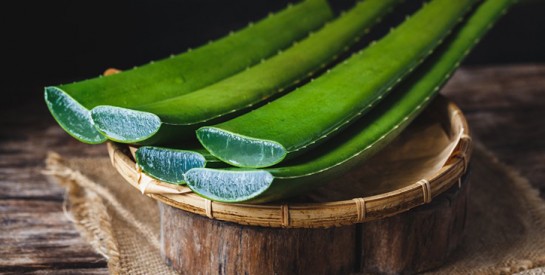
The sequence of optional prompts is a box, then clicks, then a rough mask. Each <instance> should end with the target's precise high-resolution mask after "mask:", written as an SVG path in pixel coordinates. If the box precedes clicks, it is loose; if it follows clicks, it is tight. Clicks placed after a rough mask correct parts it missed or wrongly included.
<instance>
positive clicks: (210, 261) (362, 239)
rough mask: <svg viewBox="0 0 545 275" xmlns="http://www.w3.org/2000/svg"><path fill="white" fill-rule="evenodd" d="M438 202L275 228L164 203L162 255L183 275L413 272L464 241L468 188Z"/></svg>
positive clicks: (440, 260)
mask: <svg viewBox="0 0 545 275" xmlns="http://www.w3.org/2000/svg"><path fill="white" fill-rule="evenodd" d="M460 186H461V188H458V186H453V187H452V188H451V189H449V190H448V191H447V192H445V193H444V194H442V195H440V196H439V197H437V198H436V199H435V200H434V201H433V202H432V203H430V204H427V205H423V206H419V207H417V208H415V209H413V210H411V211H408V212H404V213H402V214H399V215H396V216H393V217H390V218H386V219H382V220H376V221H371V222H367V223H363V224H361V225H357V224H353V225H348V226H341V227H330V228H327V229H323V228H270V227H260V226H245V225H240V224H235V223H230V222H224V221H218V220H213V219H209V218H207V217H202V216H199V215H196V214H193V213H189V212H186V211H183V210H180V209H176V208H174V207H172V206H169V205H167V204H163V203H159V207H160V210H161V251H162V253H163V257H164V258H165V261H166V262H167V263H168V264H170V265H171V266H173V267H174V268H175V270H178V271H180V272H181V273H184V274H197V273H199V272H200V273H202V274H349V273H353V272H364V273H367V272H370V273H373V274H374V273H380V274H399V273H406V274H411V273H415V272H421V271H424V270H429V269H432V268H436V267H439V266H441V265H442V264H443V263H444V262H445V260H446V259H447V257H448V255H449V254H450V253H451V252H452V251H453V250H454V249H455V248H456V246H457V245H458V243H459V241H460V240H461V238H462V234H463V230H464V227H465V220H466V219H465V218H466V202H467V200H466V199H467V194H468V191H467V190H469V188H468V182H465V181H464V183H463V184H461V185H460Z"/></svg>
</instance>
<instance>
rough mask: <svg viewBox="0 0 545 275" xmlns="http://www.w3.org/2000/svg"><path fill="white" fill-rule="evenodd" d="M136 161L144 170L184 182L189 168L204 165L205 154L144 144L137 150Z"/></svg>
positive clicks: (155, 176) (164, 179)
mask: <svg viewBox="0 0 545 275" xmlns="http://www.w3.org/2000/svg"><path fill="white" fill-rule="evenodd" d="M135 156H136V161H137V163H138V166H139V167H140V168H141V169H142V171H143V172H145V173H146V174H148V175H150V176H152V177H153V178H156V179H158V180H162V181H165V182H169V183H174V184H182V183H184V181H185V177H184V174H185V172H187V171H189V169H192V168H196V167H204V166H205V164H206V159H205V158H204V156H203V155H201V154H199V153H197V152H193V151H186V150H175V149H168V150H165V148H160V147H148V146H143V147H140V148H138V150H136V154H135ZM165 160H168V161H165Z"/></svg>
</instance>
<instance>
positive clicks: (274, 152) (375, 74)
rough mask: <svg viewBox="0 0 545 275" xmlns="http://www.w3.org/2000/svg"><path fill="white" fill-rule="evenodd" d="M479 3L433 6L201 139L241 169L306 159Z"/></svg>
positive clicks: (205, 131) (200, 133)
mask: <svg viewBox="0 0 545 275" xmlns="http://www.w3.org/2000/svg"><path fill="white" fill-rule="evenodd" d="M474 2H476V1H474V0H458V1H452V0H435V1H431V2H429V3H428V4H426V5H425V6H424V7H423V8H421V9H420V10H419V11H418V12H417V13H415V15H414V16H412V17H410V18H408V19H407V20H405V22H404V23H402V24H401V25H400V26H399V27H397V28H396V29H394V30H392V31H391V32H390V33H389V34H388V35H386V36H385V37H384V38H382V39H381V40H380V41H378V42H376V43H374V44H372V45H371V46H369V47H367V48H365V49H363V50H362V51H360V52H358V53H357V54H355V55H354V56H352V57H351V58H349V59H348V60H346V61H345V62H343V63H342V64H340V65H338V66H336V67H335V68H333V69H332V70H331V71H330V72H329V73H326V74H324V75H322V76H321V77H319V78H317V79H315V80H314V81H313V82H311V83H309V84H307V85H305V86H303V87H300V88H299V89H297V90H295V91H293V92H291V93H289V94H287V95H285V96H283V97H281V98H279V99H277V100H275V101H272V102H271V103H269V104H267V105H265V106H263V107H261V108H258V109H256V110H254V111H251V112H249V113H247V114H244V115H241V116H239V117H236V118H234V119H232V120H229V121H226V122H223V123H220V124H216V125H213V126H205V127H201V128H199V129H198V130H197V137H198V139H199V141H200V142H201V143H202V144H203V146H204V147H205V148H206V149H207V150H208V151H210V153H211V154H212V155H214V156H216V157H217V158H219V159H221V160H222V161H225V162H227V163H229V164H231V165H234V166H239V167H249V168H260V167H268V166H272V165H275V164H277V163H279V162H281V161H282V160H283V159H284V158H285V157H287V156H289V157H294V156H296V155H299V154H302V153H303V152H305V151H308V150H309V149H310V148H311V147H313V146H315V145H317V144H319V143H321V142H323V141H325V140H326V139H327V138H329V137H331V136H333V135H334V134H336V133H338V132H339V130H340V129H342V128H344V127H346V126H347V125H348V124H349V123H351V122H352V121H354V120H355V119H357V118H358V117H360V116H362V115H363V114H364V113H365V112H367V111H369V110H370V109H371V108H372V107H373V106H374V105H376V103H377V102H378V101H380V100H381V99H382V98H383V97H384V96H385V95H386V94H387V93H388V92H389V91H390V90H391V88H392V87H393V86H394V85H395V84H397V83H398V82H399V81H401V80H402V79H403V78H404V76H405V75H407V74H408V73H409V72H410V71H411V70H413V69H414V68H415V67H416V66H417V65H418V64H420V63H421V62H422V61H423V59H424V58H425V57H427V56H428V55H429V54H431V52H432V51H433V50H434V48H435V47H436V46H437V45H439V44H440V43H441V41H442V40H443V38H444V37H445V36H446V35H447V34H448V33H449V32H450V31H451V30H452V28H453V27H455V26H456V24H457V23H458V22H459V20H460V18H462V17H463V16H464V14H465V13H466V12H467V11H468V10H470V8H471V6H472V4H473V3H474Z"/></svg>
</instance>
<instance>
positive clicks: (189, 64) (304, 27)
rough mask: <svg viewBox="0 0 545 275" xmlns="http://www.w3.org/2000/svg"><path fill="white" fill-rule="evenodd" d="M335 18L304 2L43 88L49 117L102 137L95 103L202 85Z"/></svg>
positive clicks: (133, 100)
mask: <svg viewBox="0 0 545 275" xmlns="http://www.w3.org/2000/svg"><path fill="white" fill-rule="evenodd" d="M332 17H333V14H332V11H331V8H330V6H329V5H328V3H327V2H326V1H325V0H306V1H304V2H302V3H300V4H297V5H290V6H289V7H288V8H286V9H284V10H283V11H280V12H278V13H276V14H273V15H271V16H269V17H267V18H265V19H263V20H261V21H259V22H257V23H255V24H250V25H248V27H246V28H244V29H242V30H240V31H238V32H235V33H232V34H230V35H228V36H225V37H223V38H221V39H219V40H217V41H215V42H212V43H209V44H207V45H204V46H201V47H199V48H197V49H195V50H189V51H187V52H185V53H182V54H179V55H175V56H172V57H171V58H167V59H163V60H160V61H157V62H151V63H149V64H146V65H143V66H141V67H137V68H134V69H131V70H127V71H124V72H121V73H118V74H114V75H110V76H107V77H98V78H93V79H89V80H85V81H81V82H77V83H73V84H67V85H60V86H55V87H53V86H52V87H46V88H45V100H46V103H47V106H48V108H49V111H50V112H51V113H52V115H53V117H54V118H55V119H56V120H57V122H58V123H59V124H60V125H61V127H62V128H63V129H64V130H66V131H67V132H68V133H69V134H70V135H72V136H74V137H75V138H77V139H78V140H80V141H82V142H86V143H91V144H96V143H101V142H104V141H105V140H106V137H103V136H102V134H100V133H99V132H98V131H97V130H96V129H95V127H94V125H93V123H92V121H91V120H90V119H89V116H90V115H89V110H90V109H92V108H93V107H95V106H98V105H114V106H120V107H131V106H139V105H143V104H147V103H151V102H155V101H159V100H163V99H167V98H170V97H174V96H178V95H182V94H187V93H189V92H192V91H194V90H197V89H200V88H202V87H205V86H207V85H210V84H212V83H215V82H217V81H219V80H221V79H224V78H226V77H228V76H230V75H232V74H235V73H237V72H239V71H242V70H244V69H245V68H246V67H248V66H251V65H254V64H256V63H258V62H259V61H260V60H261V59H263V58H267V57H269V56H272V55H273V54H275V53H276V52H277V51H278V50H280V49H284V48H286V47H288V46H290V45H291V44H292V43H293V41H296V40H299V39H301V38H303V37H305V36H306V35H307V34H308V33H309V32H310V31H312V30H315V29H317V28H319V27H321V26H322V25H323V24H324V23H325V22H326V21H327V20H330V19H331V18H332Z"/></svg>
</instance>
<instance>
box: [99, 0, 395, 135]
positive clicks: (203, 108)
mask: <svg viewBox="0 0 545 275" xmlns="http://www.w3.org/2000/svg"><path fill="white" fill-rule="evenodd" d="M397 2H400V1H399V0H367V1H363V2H360V3H359V4H357V5H356V6H355V7H354V8H352V9H351V10H350V11H348V12H346V13H344V14H343V15H342V16H341V17H339V18H338V19H336V20H334V21H331V22H329V23H327V24H326V25H325V26H324V27H323V28H322V29H320V30H319V31H317V32H314V33H312V34H311V35H309V37H308V38H306V39H304V40H301V41H299V42H297V43H295V44H294V45H293V46H292V47H290V48H289V49H287V50H285V51H283V52H281V53H280V54H278V55H276V56H274V57H272V58H270V59H268V60H265V61H264V62H262V63H260V64H258V65H255V66H253V67H251V68H249V69H248V70H245V71H243V72H240V73H238V74H236V75H233V76H231V77H229V78H226V79H224V80H222V81H220V82H217V83H215V84H212V85H210V86H207V87H204V88H202V89H200V90H197V91H194V92H192V93H189V94H185V95H182V96H178V97H174V98H169V99H166V100H163V101H158V102H154V103H151V104H147V105H143V106H138V107H134V108H131V109H128V108H119V107H115V106H97V107H95V108H94V109H93V110H91V116H92V119H93V121H94V122H95V126H96V128H97V129H98V131H99V132H101V133H102V134H104V135H105V136H107V137H108V138H109V139H111V140H114V141H117V142H124V143H138V144H151V143H152V142H153V143H164V142H169V141H175V140H178V141H180V140H183V139H187V138H188V137H194V136H195V134H194V131H195V130H196V129H197V128H198V127H199V126H204V125H210V124H215V123H219V122H221V121H223V120H226V119H229V118H232V117H234V115H236V114H237V113H240V112H242V111H245V110H247V109H248V108H250V107H252V106H255V105H256V104H258V103H259V102H261V101H264V100H267V99H269V98H271V97H273V96H275V95H277V94H280V93H282V92H283V91H285V90H286V89H287V88H288V87H289V86H291V85H293V84H295V83H297V82H299V81H300V80H301V79H303V78H305V77H309V76H310V75H311V74H312V72H313V71H315V70H316V69H318V68H321V67H323V66H325V65H326V64H327V63H329V62H330V61H332V60H334V59H335V57H336V56H337V55H338V54H339V53H340V52H342V51H343V50H345V49H348V46H350V45H351V44H352V43H354V42H355V41H357V40H358V39H357V37H360V36H361V35H363V34H364V33H365V32H367V31H368V30H369V28H370V27H371V26H372V25H373V24H374V23H376V22H377V21H379V19H380V18H381V17H382V16H384V14H385V13H387V12H388V11H389V10H391V9H392V8H393V6H394V5H395V4H397ZM355 37H356V39H355ZM163 124H167V125H165V126H163ZM172 128H175V130H174V129H172ZM167 132H168V134H167Z"/></svg>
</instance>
